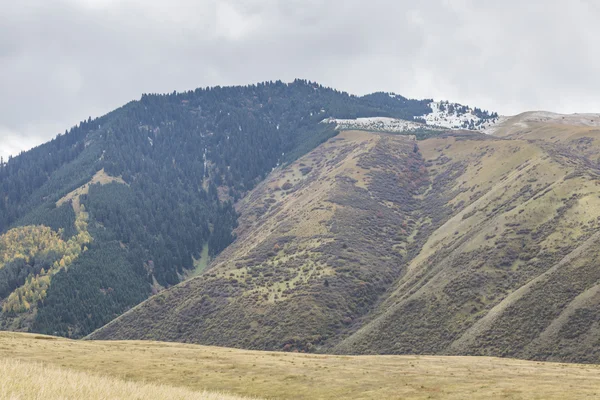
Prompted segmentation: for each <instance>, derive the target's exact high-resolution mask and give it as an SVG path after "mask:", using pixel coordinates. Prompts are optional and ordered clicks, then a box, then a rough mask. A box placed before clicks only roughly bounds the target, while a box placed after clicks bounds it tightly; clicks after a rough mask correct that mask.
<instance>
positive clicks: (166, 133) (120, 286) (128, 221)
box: [0, 80, 486, 337]
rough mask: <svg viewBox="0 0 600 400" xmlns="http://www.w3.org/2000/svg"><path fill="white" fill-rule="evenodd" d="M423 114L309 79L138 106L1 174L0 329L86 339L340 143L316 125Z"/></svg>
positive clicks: (200, 257)
mask: <svg viewBox="0 0 600 400" xmlns="http://www.w3.org/2000/svg"><path fill="white" fill-rule="evenodd" d="M430 102H431V101H430V100H410V99H406V98H404V97H402V96H398V95H393V96H390V95H389V94H384V93H375V94H371V95H367V96H362V97H357V96H353V95H349V94H348V93H344V92H339V91H336V90H333V89H329V88H325V87H323V86H321V85H318V84H316V83H312V82H309V81H305V80H296V81H295V82H293V83H289V84H287V83H283V82H279V81H278V82H266V83H261V84H258V85H249V86H243V87H224V88H222V87H214V88H205V89H196V90H193V91H188V92H183V93H176V92H174V93H171V94H168V95H156V94H144V95H143V96H142V97H141V99H140V100H138V101H133V102H131V103H128V104H126V105H125V106H123V107H121V108H119V109H117V110H115V111H113V112H111V113H109V114H107V115H105V116H102V117H100V118H96V119H92V118H88V119H87V120H85V121H82V122H81V123H79V124H78V125H77V126H75V127H73V128H72V129H70V130H67V131H65V133H64V134H62V135H59V136H57V137H56V138H55V139H54V140H52V141H50V142H48V143H46V144H43V145H41V146H39V147H37V148H35V149H32V150H31V151H28V152H25V153H22V154H20V155H19V156H17V157H13V158H10V159H9V160H8V162H4V161H0V192H1V193H2V196H0V254H2V257H1V259H0V306H1V308H2V311H1V312H0V328H2V329H10V330H20V331H33V332H43V333H49V334H55V335H63V336H68V337H82V336H84V335H86V334H88V333H90V332H92V331H93V330H94V329H96V328H98V327H100V326H102V325H104V324H105V323H107V322H109V321H110V320H112V319H113V318H114V317H116V316H118V315H120V314H121V313H122V312H124V311H126V310H128V309H129V308H131V307H132V306H135V305H136V304H138V303H139V302H141V301H143V300H144V299H146V298H148V297H149V296H151V295H152V294H155V293H158V292H159V291H161V290H163V289H164V288H167V287H170V286H173V285H175V284H177V283H179V282H181V281H182V280H184V279H185V278H186V277H188V276H191V275H195V274H198V273H199V272H201V270H202V269H203V268H204V267H205V266H206V264H207V263H208V259H209V258H214V257H215V256H216V255H218V254H219V253H220V252H221V251H222V250H223V249H224V248H225V247H227V245H229V244H230V243H231V242H232V241H233V239H234V236H233V234H232V232H233V230H234V229H235V227H236V225H237V213H236V211H235V209H234V207H233V203H234V202H236V201H237V200H239V199H240V198H242V197H243V196H244V195H245V194H246V193H247V192H248V191H249V190H250V189H252V188H253V187H255V186H256V185H257V184H258V183H259V182H260V181H261V180H262V179H264V177H265V176H266V175H267V174H268V173H269V172H271V170H273V168H276V167H277V166H278V165H282V164H287V163H289V162H291V161H293V160H295V159H296V158H298V157H299V156H301V155H303V154H305V153H306V152H308V151H310V150H312V149H313V148H315V147H316V146H317V145H319V144H320V143H322V142H323V141H325V140H327V139H329V138H330V137H332V136H334V135H335V134H336V133H337V130H336V125H335V124H331V123H321V122H322V121H323V120H324V119H327V118H356V117H373V116H380V117H387V118H400V119H405V120H413V119H414V118H415V117H417V118H418V117H420V116H423V115H426V114H427V113H429V112H431V107H430V106H429V104H430ZM484 117H486V116H484ZM421 126H423V127H424V128H425V127H426V125H424V124H422V123H421Z"/></svg>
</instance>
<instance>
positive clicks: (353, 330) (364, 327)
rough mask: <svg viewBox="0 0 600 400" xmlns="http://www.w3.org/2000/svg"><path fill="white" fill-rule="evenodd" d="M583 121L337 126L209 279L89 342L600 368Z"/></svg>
mask: <svg viewBox="0 0 600 400" xmlns="http://www.w3.org/2000/svg"><path fill="white" fill-rule="evenodd" d="M579 119H581V118H578V120H579ZM581 121H583V122H581ZM581 121H579V122H577V121H575V122H574V121H573V118H571V119H570V118H567V116H565V117H561V116H555V117H553V118H552V119H549V118H548V117H547V116H546V117H544V118H542V119H540V118H537V117H536V116H535V115H534V116H533V117H532V116H531V115H529V114H524V115H522V116H517V117H515V118H513V119H510V120H508V121H507V122H506V123H504V124H503V125H502V126H499V127H498V129H497V130H496V132H495V134H494V135H485V134H481V133H474V132H464V131H462V132H461V131H455V132H447V133H441V134H438V135H437V136H435V137H430V138H426V139H425V140H414V139H415V138H414V137H413V138H410V137H406V136H404V137H402V136H396V135H390V134H386V133H380V132H376V133H368V132H356V131H354V132H352V131H347V132H342V133H341V134H340V135H338V136H337V137H335V138H332V139H330V140H329V141H328V142H326V143H325V144H323V145H321V146H319V147H318V148H316V149H315V150H313V151H312V152H310V153H308V154H307V155H306V156H304V157H302V158H300V159H298V160H297V161H296V162H294V163H292V164H291V165H289V166H288V167H287V168H284V169H282V170H280V171H277V172H276V173H273V174H271V175H270V176H269V178H268V179H267V180H266V181H265V182H263V183H261V184H260V185H259V186H257V188H256V189H254V190H253V191H252V192H251V193H250V194H249V195H247V196H246V197H245V198H244V199H243V200H242V201H241V202H240V203H239V205H238V209H239V211H240V214H241V215H240V218H239V227H238V228H237V229H236V232H237V234H238V238H237V240H236V241H235V242H234V243H233V244H232V245H231V246H229V247H228V248H227V249H226V250H225V251H224V252H223V253H222V254H221V255H220V256H219V257H218V258H217V259H216V260H215V261H214V262H213V264H212V266H211V267H210V268H209V270H208V271H207V272H206V273H204V274H202V275H201V276H199V277H196V278H193V279H190V280H188V281H186V282H184V283H182V284H180V285H178V286H175V287H173V288H171V289H169V290H167V291H164V292H162V293H160V294H158V295H157V296H154V297H152V298H151V299H149V300H148V301H146V302H144V303H142V304H141V305H140V306H138V307H136V308H135V309H133V310H132V311H130V312H128V313H126V314H124V315H122V316H121V317H119V318H117V319H115V320H114V321H112V322H111V323H109V324H108V325H106V326H105V327H103V328H101V329H99V330H98V331H96V332H95V333H93V334H92V335H91V336H90V337H91V338H92V339H154V340H168V341H182V342H193V343H200V344H211V345H219V346H232V347H242V348H250V349H269V350H290V351H302V352H326V353H337V354H451V355H488V356H504V357H516V358H527V359H535V360H551V361H571V362H586V363H600V352H599V350H598V346H597V343H598V341H599V340H600V328H599V327H600V325H599V324H600V320H599V318H598V312H597V310H598V307H599V305H600V289H599V288H600V270H599V269H598V267H597V260H598V258H599V257H600V254H599V250H598V249H600V245H599V244H600V235H599V233H598V231H599V230H600V200H599V199H600V184H599V182H600V168H599V164H598V160H599V159H598V153H599V149H600V131H599V130H598V127H597V125H598V124H600V120H598V119H595V118H588V119H586V120H583V119H581ZM594 121H596V122H594Z"/></svg>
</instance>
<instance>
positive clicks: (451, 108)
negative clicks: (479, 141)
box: [415, 101, 499, 131]
mask: <svg viewBox="0 0 600 400" xmlns="http://www.w3.org/2000/svg"><path fill="white" fill-rule="evenodd" d="M429 107H431V110H432V111H431V113H429V114H426V115H423V116H421V117H415V118H418V119H422V120H424V121H425V123H426V124H427V125H433V126H439V127H443V128H449V129H467V130H474V131H483V130H485V129H487V128H489V127H490V126H492V125H495V124H496V123H498V122H499V116H498V114H496V113H492V114H490V113H488V112H487V111H482V110H480V109H477V108H475V109H473V108H471V107H468V106H463V105H462V104H458V103H450V102H448V101H432V102H431V103H429Z"/></svg>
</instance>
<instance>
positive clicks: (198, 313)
mask: <svg viewBox="0 0 600 400" xmlns="http://www.w3.org/2000/svg"><path fill="white" fill-rule="evenodd" d="M416 149H417V148H416V141H415V140H414V137H410V136H409V137H407V136H399V135H389V134H371V133H366V132H358V131H346V132H343V133H342V134H340V135H338V136H337V137H335V138H333V139H330V140H329V141H328V142H327V143H326V144H324V145H322V146H320V147H319V148H317V149H316V150H314V151H312V152H311V153H309V154H308V155H306V156H304V157H302V158H300V159H299V160H298V161H296V162H295V163H293V164H292V165H290V166H289V167H287V168H285V169H282V170H280V171H277V172H275V173H273V174H271V175H270V176H269V178H268V179H267V180H266V181H265V182H263V183H261V184H260V185H259V186H258V187H257V188H256V189H255V190H254V191H253V192H252V193H251V194H250V195H249V196H247V197H246V198H245V199H244V200H242V202H241V203H240V205H239V212H240V213H241V218H240V227H239V228H238V231H237V233H238V239H237V240H236V242H235V243H234V244H232V245H231V246H230V247H229V248H228V249H226V250H225V251H224V252H223V253H222V254H221V255H220V256H219V257H218V258H217V259H216V260H215V262H214V263H213V266H212V268H210V270H209V271H207V272H206V273H205V274H203V275H202V276H200V277H197V278H194V279H191V280H189V281H186V282H184V283H182V284H180V285H179V286H177V287H175V288H173V289H172V290H168V291H166V292H164V294H160V295H158V296H157V297H156V298H153V300H152V301H150V302H147V303H144V304H143V305H141V306H140V307H138V308H136V309H135V311H134V312H131V313H128V314H126V315H124V316H122V317H121V318H119V320H118V321H115V322H114V323H112V324H109V325H108V326H106V327H104V328H103V329H102V330H100V331H98V332H96V333H95V334H94V335H93V337H94V338H107V337H120V338H134V337H135V338H145V339H152V338H162V339H164V340H174V341H177V340H179V341H193V342H198V343H209V344H216V345H224V346H236V347H246V348H270V349H273V348H275V349H286V350H289V349H299V350H305V351H308V350H312V349H314V348H315V346H320V345H322V344H323V343H325V342H327V341H328V340H331V339H332V338H334V337H336V335H337V334H338V333H339V332H341V331H344V330H346V329H347V328H348V326H350V325H351V323H352V321H354V320H355V319H356V318H360V317H361V316H363V315H365V314H366V313H367V312H369V311H370V310H371V309H372V308H373V306H374V304H375V303H376V301H377V299H378V298H379V296H380V295H381V294H383V293H384V291H385V290H386V288H388V287H389V286H390V284H391V283H392V282H393V281H394V280H395V279H396V278H398V276H399V275H400V273H401V272H402V269H401V265H402V262H403V259H404V257H406V255H407V254H408V251H409V247H410V241H411V239H409V236H410V235H411V232H412V230H413V227H414V225H415V221H413V220H412V218H411V213H412V211H413V210H414V209H415V208H417V201H416V196H417V195H418V194H419V193H421V192H423V191H424V189H425V185H426V183H427V176H426V174H425V166H424V162H423V160H422V158H421V155H420V153H419V152H418V151H416ZM157 321H158V323H157Z"/></svg>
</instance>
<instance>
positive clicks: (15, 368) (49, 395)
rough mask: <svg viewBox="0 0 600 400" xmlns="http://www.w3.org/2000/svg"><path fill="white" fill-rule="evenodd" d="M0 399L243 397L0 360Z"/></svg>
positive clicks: (201, 399)
mask: <svg viewBox="0 0 600 400" xmlns="http://www.w3.org/2000/svg"><path fill="white" fill-rule="evenodd" d="M0 376H1V377H2V378H1V379H0V399H10V400H38V399H39V400H54V399H56V400H58V399H60V400H71V399H72V400H79V399H86V400H101V399H131V400H153V399H157V400H163V399H173V400H244V399H246V398H243V397H239V396H229V395H223V394H218V393H210V392H197V391H193V390H189V389H185V388H177V387H172V386H165V385H156V384H151V383H143V382H132V381H125V380H121V379H117V378H113V377H106V376H98V375H93V374H90V373H86V372H80V371H73V370H69V369H64V368H59V367H56V366H45V365H43V364H32V363H25V362H21V361H12V360H6V359H4V360H0Z"/></svg>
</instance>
